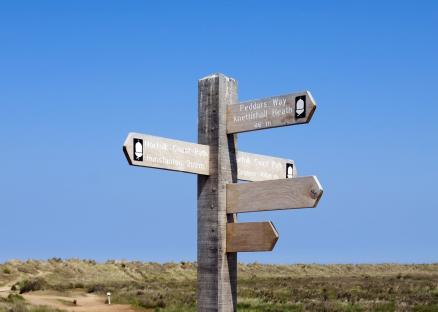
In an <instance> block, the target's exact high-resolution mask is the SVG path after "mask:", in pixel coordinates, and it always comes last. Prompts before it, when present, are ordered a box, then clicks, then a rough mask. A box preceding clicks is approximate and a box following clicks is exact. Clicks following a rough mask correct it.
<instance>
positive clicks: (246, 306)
mask: <svg viewBox="0 0 438 312" xmlns="http://www.w3.org/2000/svg"><path fill="white" fill-rule="evenodd" d="M8 283H9V284H11V283H12V284H13V287H14V288H15V289H16V292H17V293H20V292H22V293H23V292H28V291H34V290H56V291H61V292H67V291H70V290H72V289H80V290H82V291H84V292H89V293H98V294H102V295H103V294H105V293H106V292H107V291H111V292H112V294H113V297H112V301H113V302H114V303H125V304H131V305H132V306H135V307H138V308H139V309H140V310H141V309H143V308H144V309H146V308H147V309H155V311H162V312H172V311H182V312H184V311H195V310H196V263H190V262H180V263H165V264H159V263H152V262H149V263H143V262H126V261H107V262H105V263H96V262H95V261H93V260H77V259H70V260H61V259H51V260H49V261H32V260H30V261H25V262H22V261H9V262H6V263H4V264H1V265H0V285H4V284H8ZM16 304H20V303H16ZM0 311H2V310H1V308H0ZM17 311H28V310H17ZM29 311H30V310H29ZM32 311H34V310H32ZM38 311H39V310H38ZM41 311H45V310H41ZM238 311H244V312H258V311H268V312H274V311H437V312H438V264H422V265H420V264H417V265H400V264H378V265H308V264H296V265H262V264H258V263H253V264H239V272H238Z"/></svg>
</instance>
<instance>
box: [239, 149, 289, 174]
mask: <svg viewBox="0 0 438 312" xmlns="http://www.w3.org/2000/svg"><path fill="white" fill-rule="evenodd" d="M287 164H291V165H292V168H293V172H292V177H296V176H297V169H296V166H295V162H294V161H293V160H290V159H283V158H277V157H271V156H264V155H258V154H252V153H245V152H240V151H239V152H237V178H238V179H239V180H243V181H265V180H277V179H285V178H286V169H287V168H286V165H287Z"/></svg>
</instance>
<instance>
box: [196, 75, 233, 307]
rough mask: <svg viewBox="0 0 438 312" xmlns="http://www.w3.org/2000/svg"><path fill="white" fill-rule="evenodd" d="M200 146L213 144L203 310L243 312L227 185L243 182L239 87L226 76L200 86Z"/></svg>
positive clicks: (204, 222)
mask: <svg viewBox="0 0 438 312" xmlns="http://www.w3.org/2000/svg"><path fill="white" fill-rule="evenodd" d="M198 90H199V94H198V104H199V105H198V143H199V144H205V145H209V146H210V165H209V167H210V175H209V176H203V175H198V286H197V299H198V303H197V307H198V311H220V312H230V311H236V309H237V254H236V253H227V250H226V226H227V222H233V221H235V215H232V214H230V215H227V212H226V184H229V183H235V182H237V163H236V140H235V139H236V138H235V136H234V135H227V132H226V108H227V105H229V104H231V103H236V102H237V83H236V81H235V80H234V79H231V78H228V77H226V76H224V75H222V74H215V75H211V76H209V77H205V78H203V79H201V80H200V81H199V84H198Z"/></svg>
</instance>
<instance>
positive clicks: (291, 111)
mask: <svg viewBox="0 0 438 312" xmlns="http://www.w3.org/2000/svg"><path fill="white" fill-rule="evenodd" d="M315 108H316V104H315V102H314V100H313V98H312V96H311V95H310V93H309V92H308V91H305V92H299V93H291V94H287V95H281V96H274V97H270V98H266V99H260V100H253V101H248V102H242V103H239V104H232V105H229V106H228V108H227V133H237V132H245V131H252V130H258V129H264V128H273V127H282V126H288V125H293V124H302V123H307V122H309V120H310V118H311V117H312V115H313V112H314V110H315Z"/></svg>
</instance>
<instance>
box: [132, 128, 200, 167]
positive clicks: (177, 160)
mask: <svg viewBox="0 0 438 312" xmlns="http://www.w3.org/2000/svg"><path fill="white" fill-rule="evenodd" d="M130 137H132V139H131V140H129V138H130ZM131 142H132V143H131ZM139 143H141V145H140V144H139ZM130 144H132V147H130V146H129V145H130ZM124 151H125V154H126V156H127V158H128V160H129V161H130V163H131V164H132V165H136V166H143V167H153V168H162V169H168V170H176V171H185V172H190V173H197V174H204V175H208V174H209V147H208V146H206V145H201V144H195V143H189V142H184V141H177V140H171V139H166V138H161V137H155V136H151V135H144V134H142V135H140V134H135V133H133V134H130V135H129V136H128V139H127V140H126V141H125V145H124ZM131 151H132V154H131Z"/></svg>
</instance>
